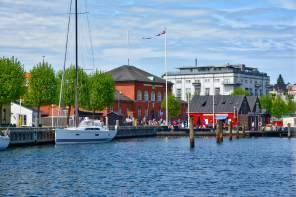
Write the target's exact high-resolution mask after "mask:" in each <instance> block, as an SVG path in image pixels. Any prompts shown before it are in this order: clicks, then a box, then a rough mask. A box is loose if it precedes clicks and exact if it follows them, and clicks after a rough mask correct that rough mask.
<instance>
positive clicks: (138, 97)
mask: <svg viewBox="0 0 296 197" xmlns="http://www.w3.org/2000/svg"><path fill="white" fill-rule="evenodd" d="M137 100H138V101H141V100H142V91H141V90H138V91H137Z"/></svg>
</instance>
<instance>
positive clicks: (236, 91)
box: [231, 87, 251, 96]
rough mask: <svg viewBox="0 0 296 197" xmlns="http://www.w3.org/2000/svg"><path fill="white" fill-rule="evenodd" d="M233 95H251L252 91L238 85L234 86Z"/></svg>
mask: <svg viewBox="0 0 296 197" xmlns="http://www.w3.org/2000/svg"><path fill="white" fill-rule="evenodd" d="M231 95H232V96H250V95H251V94H250V92H248V91H247V90H245V89H244V88H241V87H237V88H234V90H233V92H232V93H231Z"/></svg>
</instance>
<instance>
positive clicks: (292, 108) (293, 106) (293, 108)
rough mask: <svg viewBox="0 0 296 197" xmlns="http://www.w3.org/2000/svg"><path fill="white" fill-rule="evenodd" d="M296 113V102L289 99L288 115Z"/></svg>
mask: <svg viewBox="0 0 296 197" xmlns="http://www.w3.org/2000/svg"><path fill="white" fill-rule="evenodd" d="M295 112H296V102H295V101H293V100H292V99H288V102H287V113H288V114H293V113H295Z"/></svg>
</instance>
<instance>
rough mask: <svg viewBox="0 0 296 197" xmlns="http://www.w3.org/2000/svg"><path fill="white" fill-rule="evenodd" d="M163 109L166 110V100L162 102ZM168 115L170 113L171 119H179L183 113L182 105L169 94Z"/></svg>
mask: <svg viewBox="0 0 296 197" xmlns="http://www.w3.org/2000/svg"><path fill="white" fill-rule="evenodd" d="M161 107H162V108H163V109H166V99H165V98H164V99H163V100H162V103H161ZM168 113H169V114H168V115H169V116H168V117H169V119H171V118H177V117H178V116H179V115H180V113H181V104H180V102H179V101H178V100H177V98H176V97H175V96H174V95H173V94H172V93H169V95H168Z"/></svg>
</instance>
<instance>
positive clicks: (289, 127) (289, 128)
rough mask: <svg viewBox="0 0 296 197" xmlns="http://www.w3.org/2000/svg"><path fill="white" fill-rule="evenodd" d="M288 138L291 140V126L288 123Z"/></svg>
mask: <svg viewBox="0 0 296 197" xmlns="http://www.w3.org/2000/svg"><path fill="white" fill-rule="evenodd" d="M288 138H291V124H290V123H288Z"/></svg>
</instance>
